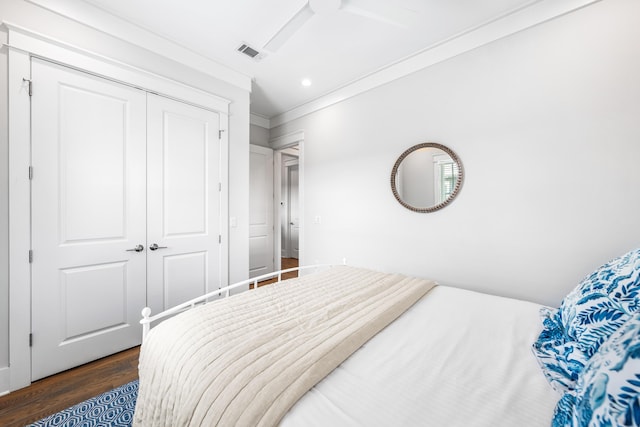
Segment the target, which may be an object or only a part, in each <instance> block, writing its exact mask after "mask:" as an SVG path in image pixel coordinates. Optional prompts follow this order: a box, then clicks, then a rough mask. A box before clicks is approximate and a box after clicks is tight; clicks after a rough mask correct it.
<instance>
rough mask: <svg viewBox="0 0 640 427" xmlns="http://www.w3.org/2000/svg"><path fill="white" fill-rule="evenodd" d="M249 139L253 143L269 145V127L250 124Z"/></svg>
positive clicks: (263, 145)
mask: <svg viewBox="0 0 640 427" xmlns="http://www.w3.org/2000/svg"><path fill="white" fill-rule="evenodd" d="M249 140H250V142H251V144H253V145H259V146H261V147H267V148H270V147H269V129H266V128H263V127H262V126H258V125H254V124H252V125H251V127H250V130H249Z"/></svg>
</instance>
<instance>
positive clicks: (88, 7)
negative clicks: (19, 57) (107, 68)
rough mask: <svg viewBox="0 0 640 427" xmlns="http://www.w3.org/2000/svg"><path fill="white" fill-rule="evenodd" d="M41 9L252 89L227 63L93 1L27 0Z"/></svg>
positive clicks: (243, 75) (249, 83) (247, 79)
mask: <svg viewBox="0 0 640 427" xmlns="http://www.w3.org/2000/svg"><path fill="white" fill-rule="evenodd" d="M25 1H26V2H27V3H31V4H33V5H35V6H38V7H40V8H43V9H46V10H48V11H50V12H53V13H56V14H58V15H61V16H64V17H66V18H69V19H71V20H73V21H76V22H78V23H80V24H82V25H85V26H87V27H90V28H93V29H94V30H97V31H100V32H102V33H105V34H107V35H109V36H111V37H115V38H117V39H119V40H122V41H124V42H127V43H131V41H132V40H135V42H134V43H135V44H136V45H137V46H140V47H142V48H144V49H147V50H149V51H151V52H153V53H155V54H157V55H161V56H163V57H166V58H171V59H172V60H174V61H176V62H178V63H181V64H184V65H185V66H187V67H189V68H193V69H195V70H198V71H199V72H201V73H204V74H206V75H208V76H211V77H214V78H216V79H218V80H221V81H223V82H225V83H228V84H230V85H233V86H235V87H238V88H240V89H242V90H245V91H247V92H251V77H250V76H247V75H245V74H243V73H241V72H239V71H236V70H234V69H232V68H230V67H227V66H226V65H223V64H221V63H219V62H216V61H214V60H212V59H209V58H207V57H205V56H203V55H201V54H199V53H196V52H194V51H192V50H189V49H187V48H186V47H184V46H181V45H179V44H178V43H175V42H173V41H171V40H169V39H166V38H164V37H162V36H160V35H158V34H155V33H153V32H151V31H149V30H146V29H144V28H141V27H138V26H136V25H134V24H132V23H130V22H128V21H126V20H124V19H122V18H119V17H117V16H115V15H112V14H110V13H108V12H106V11H104V10H102V9H100V8H98V7H95V6H93V5H92V4H89V3H86V2H83V1H78V0H25Z"/></svg>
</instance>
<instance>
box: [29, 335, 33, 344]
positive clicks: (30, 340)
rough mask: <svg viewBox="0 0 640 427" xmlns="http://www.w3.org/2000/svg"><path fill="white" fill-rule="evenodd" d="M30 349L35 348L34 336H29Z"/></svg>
mask: <svg viewBox="0 0 640 427" xmlns="http://www.w3.org/2000/svg"><path fill="white" fill-rule="evenodd" d="M29 347H33V334H29Z"/></svg>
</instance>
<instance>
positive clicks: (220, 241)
mask: <svg viewBox="0 0 640 427" xmlns="http://www.w3.org/2000/svg"><path fill="white" fill-rule="evenodd" d="M218 243H222V235H221V234H218Z"/></svg>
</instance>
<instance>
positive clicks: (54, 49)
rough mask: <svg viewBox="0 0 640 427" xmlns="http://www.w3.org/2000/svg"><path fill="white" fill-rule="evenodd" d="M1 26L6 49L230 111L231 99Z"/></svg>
mask: <svg viewBox="0 0 640 427" xmlns="http://www.w3.org/2000/svg"><path fill="white" fill-rule="evenodd" d="M0 25H1V26H4V27H5V28H6V29H7V43H5V44H4V46H7V47H8V48H9V49H12V50H18V51H21V52H27V53H28V54H29V55H30V56H34V57H37V58H41V59H45V60H48V61H52V62H55V63H58V64H62V65H65V66H67V67H71V68H76V69H79V70H83V71H85V72H88V73H92V74H94V75H97V76H100V77H104V78H109V79H111V80H115V81H118V82H119V83H121V84H125V85H128V86H134V87H138V88H141V89H144V90H148V91H151V92H155V93H158V94H162V95H163V96H166V97H169V98H173V99H176V100H179V101H181V102H184V103H187V104H191V105H195V106H198V107H201V108H205V109H209V110H212V111H217V112H222V113H225V114H226V113H228V111H229V104H230V103H231V101H230V100H228V99H226V98H223V97H220V96H218V95H216V94H214V93H211V92H208V91H205V90H202V89H200V88H197V87H194V86H191V85H188V84H185V83H181V82H177V81H174V80H172V79H169V78H167V77H164V76H161V75H158V74H155V73H152V72H149V71H146V70H142V69H140V68H137V67H134V66H131V65H129V64H125V63H122V62H120V61H117V60H114V59H111V58H108V57H105V56H103V55H100V54H97V53H94V52H91V51H88V50H86V49H82V48H79V47H77V46H75V45H72V44H69V43H67V42H64V41H61V40H58V39H55V38H52V37H49V36H48V35H45V34H42V33H39V32H37V31H33V30H31V29H29V28H25V27H22V26H20V25H16V24H14V23H12V22H7V21H2V22H1V23H0Z"/></svg>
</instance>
